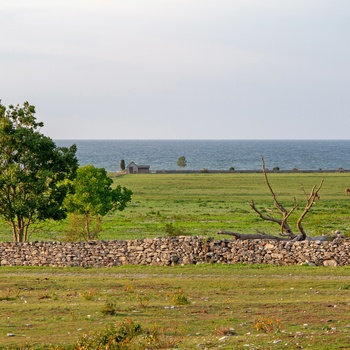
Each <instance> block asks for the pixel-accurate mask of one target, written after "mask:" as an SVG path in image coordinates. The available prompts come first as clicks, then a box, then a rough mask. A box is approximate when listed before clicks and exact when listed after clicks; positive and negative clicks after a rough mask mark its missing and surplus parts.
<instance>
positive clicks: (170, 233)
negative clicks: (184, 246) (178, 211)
mask: <svg viewBox="0 0 350 350" xmlns="http://www.w3.org/2000/svg"><path fill="white" fill-rule="evenodd" d="M165 232H166V235H165V236H166V237H175V236H185V235H186V233H185V232H184V231H183V230H181V229H179V228H176V227H174V225H173V224H172V223H168V224H166V225H165Z"/></svg>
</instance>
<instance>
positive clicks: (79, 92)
mask: <svg viewBox="0 0 350 350" xmlns="http://www.w3.org/2000/svg"><path fill="white" fill-rule="evenodd" d="M349 43H350V1H349V0H284V1H282V0H210V1H209V0H94V1H92V0H81V1H79V0H60V1H56V0H50V1H48V0H31V1H28V0H0V67H1V71H0V99H2V103H3V104H4V105H6V106H8V105H9V104H17V103H20V104H22V103H23V102H24V101H28V102H29V103H31V104H34V105H35V106H36V111H37V114H36V116H37V119H38V120H39V121H43V122H44V123H45V127H44V129H43V130H42V131H43V133H45V134H46V135H47V136H50V137H52V138H54V139H349V135H350V44H349Z"/></svg>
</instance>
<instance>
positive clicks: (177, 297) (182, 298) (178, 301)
mask: <svg viewBox="0 0 350 350" xmlns="http://www.w3.org/2000/svg"><path fill="white" fill-rule="evenodd" d="M171 299H172V301H173V303H174V304H175V305H188V304H191V302H190V301H189V300H188V297H187V296H186V295H185V293H184V291H183V290H182V289H179V290H178V291H177V292H176V293H175V294H174V295H173V296H172V298H171Z"/></svg>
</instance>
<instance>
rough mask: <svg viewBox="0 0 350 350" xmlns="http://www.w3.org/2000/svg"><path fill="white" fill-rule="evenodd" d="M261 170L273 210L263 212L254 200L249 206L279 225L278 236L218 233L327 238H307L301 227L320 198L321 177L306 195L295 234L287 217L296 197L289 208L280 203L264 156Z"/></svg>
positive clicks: (261, 236) (285, 238) (260, 235)
mask: <svg viewBox="0 0 350 350" xmlns="http://www.w3.org/2000/svg"><path fill="white" fill-rule="evenodd" d="M261 159H262V170H263V174H264V178H265V182H266V185H267V187H268V189H269V191H270V193H271V196H272V198H273V204H274V207H275V210H271V209H265V211H266V212H270V213H271V214H269V213H267V214H264V213H263V212H262V211H260V210H259V209H258V208H257V206H256V205H255V202H254V200H251V202H250V203H249V205H250V207H251V208H252V209H253V210H254V211H255V212H256V213H257V214H258V215H259V217H260V218H261V219H263V220H265V221H270V222H275V223H277V224H278V225H279V227H280V232H279V236H274V235H269V234H266V233H264V232H258V233H256V234H242V233H239V232H232V231H227V230H220V231H219V232H218V234H226V235H231V236H234V237H235V238H236V239H240V240H247V239H273V240H277V241H303V240H306V239H310V240H312V239H320V240H327V239H329V237H326V236H322V237H314V238H309V237H307V235H306V232H305V230H304V228H303V225H302V221H303V219H304V218H305V216H306V215H307V213H308V212H309V211H310V210H311V208H312V207H313V205H314V204H315V203H316V201H317V200H319V199H320V196H319V191H320V190H321V188H322V185H323V179H322V180H321V182H320V184H319V185H318V186H316V185H315V186H313V188H312V190H311V192H310V194H309V195H308V196H307V199H306V203H305V207H304V210H303V211H302V213H301V215H300V216H299V218H298V220H297V224H296V226H297V228H298V233H297V234H295V233H294V232H293V230H292V228H291V226H290V225H289V224H288V219H289V218H290V216H291V214H292V213H293V212H294V210H295V209H296V208H297V207H298V205H297V202H296V199H295V198H294V202H293V206H292V208H290V209H289V210H287V209H286V208H285V207H284V206H283V205H282V203H281V202H280V201H279V200H278V196H277V195H276V193H275V192H274V190H273V188H272V186H271V184H270V181H269V179H268V176H267V171H266V168H265V161H264V158H263V157H262V158H261ZM275 214H278V215H280V216H281V218H276V217H275V216H273V215H275Z"/></svg>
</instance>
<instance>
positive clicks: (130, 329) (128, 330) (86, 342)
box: [74, 320, 142, 350]
mask: <svg viewBox="0 0 350 350" xmlns="http://www.w3.org/2000/svg"><path fill="white" fill-rule="evenodd" d="M141 332H142V328H141V325H139V324H135V323H134V322H132V321H131V320H126V321H124V322H121V323H120V324H119V325H117V326H115V325H113V326H109V327H106V329H105V330H104V331H102V332H97V333H92V334H85V335H84V336H83V337H82V338H80V339H79V340H78V343H77V346H76V347H74V349H76V350H88V349H89V350H90V349H91V350H92V349H94V350H102V349H106V350H107V349H108V350H122V349H123V350H127V349H134V348H135V346H134V345H133V344H132V340H133V339H134V338H135V337H137V336H138V335H139V334H141Z"/></svg>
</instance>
